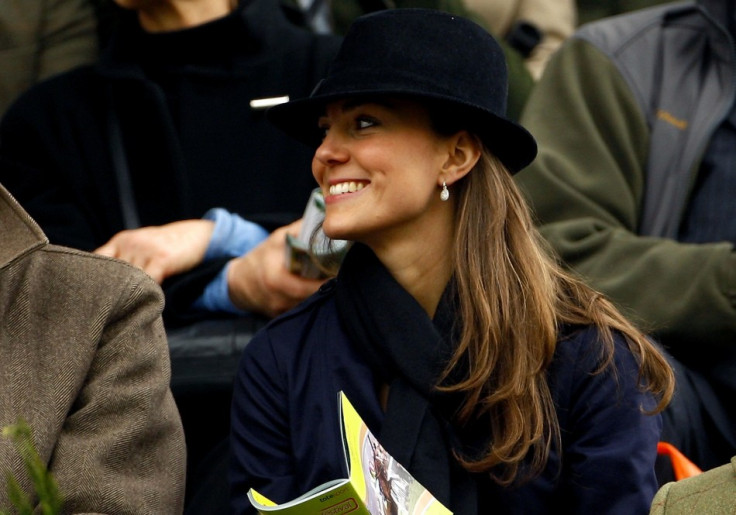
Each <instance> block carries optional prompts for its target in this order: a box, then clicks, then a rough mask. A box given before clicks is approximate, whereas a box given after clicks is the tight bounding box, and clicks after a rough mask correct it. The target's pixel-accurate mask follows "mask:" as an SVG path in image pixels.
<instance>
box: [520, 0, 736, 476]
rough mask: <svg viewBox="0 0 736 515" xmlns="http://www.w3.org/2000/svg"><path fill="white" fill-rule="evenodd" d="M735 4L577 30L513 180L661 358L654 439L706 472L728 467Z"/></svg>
mask: <svg viewBox="0 0 736 515" xmlns="http://www.w3.org/2000/svg"><path fill="white" fill-rule="evenodd" d="M735 35H736V23H735V21H734V3H733V2H731V1H728V0H697V1H695V2H688V3H682V4H673V3H671V4H666V5H662V6H657V7H651V8H648V9H644V10H640V11H636V12H633V13H628V14H624V15H620V16H616V17H613V18H609V19H605V20H601V21H598V22H594V23H592V24H589V25H586V26H584V27H582V28H581V29H580V30H579V31H578V32H577V33H576V34H575V35H574V36H573V37H572V38H571V39H570V40H568V42H567V43H565V44H564V45H563V46H562V48H561V49H560V50H559V51H558V52H557V53H556V54H555V56H554V57H553V58H552V60H551V61H550V63H549V64H548V66H547V69H546V71H545V74H544V76H543V77H542V79H541V80H540V81H539V82H538V83H537V86H536V87H535V90H534V92H533V93H532V95H531V97H530V99H529V102H528V104H527V106H526V108H525V111H524V114H523V117H522V120H523V123H524V124H525V125H526V126H527V127H528V128H529V130H530V131H532V133H533V134H534V135H535V137H536V138H537V141H538V142H539V147H540V152H539V157H538V158H537V159H536V161H535V162H534V163H532V164H531V165H530V166H529V167H528V168H527V169H526V170H524V171H523V172H522V173H520V174H519V175H518V176H517V181H518V184H519V186H520V187H521V188H522V190H524V192H525V194H526V197H527V199H528V201H529V203H530V204H531V206H532V208H533V210H534V212H535V214H536V217H537V221H538V224H539V228H540V231H541V233H542V235H543V236H544V237H545V238H546V239H547V240H548V242H549V243H550V244H551V246H552V247H553V249H554V250H555V251H556V253H557V254H558V255H559V256H560V258H561V259H562V260H563V262H564V263H565V264H566V265H567V266H568V267H569V268H570V269H572V270H573V271H574V272H575V273H576V274H578V275H579V276H581V277H582V278H583V279H584V280H586V281H588V282H589V283H590V284H591V285H592V286H593V287H594V288H596V289H598V290H599V291H601V292H602V293H603V294H605V295H607V296H608V297H609V298H611V300H612V301H613V302H614V303H615V304H616V305H617V306H618V307H619V308H620V309H621V310H622V311H623V312H624V313H626V314H627V315H628V316H630V317H631V318H632V319H634V320H637V321H639V322H640V324H641V325H642V327H643V328H644V329H646V330H647V332H649V333H650V334H652V335H653V336H654V337H655V338H656V339H658V340H659V341H660V342H661V343H662V345H663V346H664V347H665V348H666V349H667V351H668V352H669V353H671V354H672V356H673V358H674V359H673V364H674V366H675V368H676V374H677V378H678V389H677V392H676V394H675V397H674V399H673V402H672V403H671V404H670V406H669V407H668V408H667V410H665V412H664V413H663V419H664V430H663V435H662V439H663V440H664V441H667V442H669V443H671V444H673V445H674V446H675V447H677V448H678V449H679V450H680V451H681V452H683V453H684V454H685V456H687V457H688V458H689V459H690V460H691V461H693V462H694V463H695V464H696V465H697V466H698V467H700V468H701V469H703V470H707V469H710V468H712V467H715V466H719V465H721V464H723V463H725V462H726V461H727V460H729V459H730V457H731V456H733V455H734V454H736V411H734V410H733V409H732V408H731V406H732V404H733V403H732V399H733V397H734V395H736V345H735V343H736V303H735V302H734V296H733V292H734V291H735V290H736V274H734V271H736V254H735V253H734V243H736V202H735V201H734V200H735V199H736V189H735V187H734V185H735V184H736V182H734V175H733V169H734V165H733V163H734V162H735V161H736V126H735V125H734V120H736V118H734V114H736V111H735V109H736V103H735V102H734V100H735V99H736V89H734V87H733V84H734V80H736V79H735V78H734V77H735V74H736V55H734V53H733V51H732V48H733V45H734V36H735Z"/></svg>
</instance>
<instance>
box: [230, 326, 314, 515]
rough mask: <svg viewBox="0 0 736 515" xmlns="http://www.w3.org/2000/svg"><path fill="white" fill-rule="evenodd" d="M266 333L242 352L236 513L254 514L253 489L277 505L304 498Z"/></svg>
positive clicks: (236, 406) (235, 414) (235, 420)
mask: <svg viewBox="0 0 736 515" xmlns="http://www.w3.org/2000/svg"><path fill="white" fill-rule="evenodd" d="M282 373H283V371H282V370H280V369H279V366H278V365H277V359H276V356H275V355H274V349H273V345H272V342H271V341H270V339H269V334H268V332H267V331H261V332H259V333H257V334H256V335H255V336H254V337H253V339H252V340H251V341H250V343H249V344H248V346H247V347H246V348H245V350H244V352H243V356H242V358H241V362H240V367H239V370H238V375H237V376H236V378H235V385H234V390H233V402H232V410H231V434H230V446H231V451H232V461H231V469H230V489H231V496H230V499H231V508H232V510H233V513H238V514H244V513H253V514H255V510H253V509H252V508H251V505H250V502H249V501H248V497H247V493H248V489H249V488H255V489H256V490H257V491H258V492H259V493H261V494H263V495H265V496H266V497H268V498H270V499H272V500H273V501H275V502H284V501H286V500H289V499H291V498H293V497H296V495H298V494H299V493H301V492H300V491H299V481H298V478H297V471H296V470H294V467H293V463H294V456H293V455H292V452H291V445H290V436H289V435H290V432H291V431H290V423H289V417H288V402H289V401H288V392H287V391H286V389H285V385H284V384H282V381H283V379H282V377H281V374H282Z"/></svg>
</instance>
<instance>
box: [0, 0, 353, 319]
mask: <svg viewBox="0 0 736 515" xmlns="http://www.w3.org/2000/svg"><path fill="white" fill-rule="evenodd" d="M116 3H117V4H118V5H117V6H113V7H115V15H116V19H115V22H114V23H113V22H110V23H111V26H112V28H111V29H110V30H111V34H110V35H109V41H108V43H107V45H106V47H105V49H104V52H103V54H102V55H101V57H100V60H99V62H98V63H96V64H94V65H90V66H84V67H79V68H76V69H74V70H72V71H70V72H67V73H64V74H62V75H59V76H56V77H54V78H52V79H50V80H47V81H44V82H43V83H41V84H38V85H36V86H35V87H33V88H31V89H30V90H28V91H27V92H26V93H25V94H24V95H23V96H22V97H21V98H19V99H18V100H17V101H16V102H15V103H14V104H13V105H12V106H11V108H10V109H9V110H8V112H7V114H6V116H5V117H4V119H3V120H2V124H0V161H1V162H2V163H3V167H2V169H1V170H0V180H2V181H3V183H4V184H5V186H6V187H7V188H8V190H9V191H10V192H11V193H13V194H14V196H15V197H16V198H17V199H18V200H19V201H20V202H21V204H22V205H23V206H24V207H25V208H26V209H27V210H28V212H29V213H30V214H31V215H32V216H33V217H34V219H35V220H36V221H37V222H38V223H39V225H40V226H41V227H42V228H43V229H44V231H45V232H46V234H47V235H48V237H49V239H50V240H51V241H52V242H53V243H57V244H64V245H68V246H71V247H74V248H79V249H82V250H89V251H92V250H94V249H97V248H99V247H101V246H102V245H104V244H105V243H107V242H108V241H109V240H110V239H111V238H113V237H114V236H115V235H116V234H118V233H119V232H121V231H123V230H125V229H133V228H138V227H145V226H157V225H160V224H165V223H170V222H174V221H178V220H186V219H190V218H198V217H201V216H203V215H205V214H206V213H208V216H210V217H211V218H212V219H216V218H217V212H213V211H210V210H211V209H212V208H217V207H220V208H225V209H228V210H229V211H232V212H236V213H238V214H240V215H241V216H242V217H243V218H244V219H245V220H247V221H244V224H243V225H244V226H245V231H246V232H247V238H245V239H244V241H243V242H244V246H243V247H241V248H238V249H236V250H233V249H224V250H223V249H221V251H222V252H223V253H224V254H227V253H228V252H237V253H238V254H237V255H242V254H246V253H248V252H250V251H252V250H255V249H256V248H258V247H259V245H261V244H264V245H270V242H269V234H270V233H272V232H274V231H278V232H277V234H276V236H275V238H274V239H275V241H276V244H275V245H274V246H276V245H278V246H280V248H281V249H282V250H283V249H284V244H283V239H284V238H283V236H284V233H285V232H287V231H292V232H296V231H298V226H292V227H289V225H290V224H291V223H293V222H294V221H296V220H297V219H298V218H299V217H300V215H301V213H302V211H303V208H304V205H305V203H306V202H307V200H308V198H309V195H310V193H311V190H312V188H313V186H314V185H313V182H312V180H311V179H310V178H309V177H306V178H305V176H304V174H303V173H301V172H302V170H304V169H305V168H308V166H309V161H310V155H309V149H308V148H306V147H305V146H303V145H300V144H298V143H296V142H293V141H291V140H289V139H288V138H286V137H285V136H284V135H283V134H281V133H280V132H278V131H277V130H276V129H275V128H273V127H271V126H270V125H269V124H267V122H266V121H265V117H264V108H265V107H267V106H268V105H270V104H272V103H274V102H279V101H284V100H285V99H286V98H289V97H294V96H303V95H306V94H308V93H309V91H311V89H312V88H313V87H314V84H316V82H317V81H318V79H319V77H321V76H322V74H323V72H324V70H325V68H326V66H327V64H328V63H329V60H330V59H331V58H332V56H333V55H334V52H335V50H336V48H337V45H338V44H339V39H340V38H339V37H337V36H323V35H316V34H313V33H311V32H308V31H306V30H303V29H300V28H297V27H295V26H293V25H292V24H291V23H290V22H289V21H288V20H287V19H286V18H285V17H284V15H283V13H282V12H281V9H280V7H279V5H278V2H277V1H276V0H244V1H243V2H240V3H238V4H237V5H236V4H235V3H234V2H231V0H196V1H185V0H166V1H163V2H159V1H149V0H147V1H132V0H130V1H129V0H117V2H116ZM108 16H110V15H108ZM287 227H288V229H287ZM111 254H112V255H115V256H118V254H117V253H116V251H114V250H113V251H112V252H111ZM224 254H218V255H216V256H212V259H209V260H208V262H207V263H206V264H205V265H204V266H203V267H200V268H199V269H198V270H196V271H193V272H192V273H191V274H188V275H186V276H183V277H169V278H168V279H169V281H167V282H166V283H165V284H164V285H163V286H164V291H165V293H166V299H167V302H166V308H165V312H164V320H165V322H166V324H167V327H172V326H176V325H181V324H186V323H189V322H190V321H192V320H196V319H197V318H198V317H199V313H200V312H199V311H198V310H196V309H194V310H193V309H192V304H193V303H194V302H195V301H196V300H197V299H198V298H199V297H200V296H201V295H202V293H203V292H202V289H201V285H202V284H203V283H207V282H208V281H209V279H211V277H212V276H215V275H216V274H218V273H221V272H222V273H224V271H223V265H224V263H225V262H226V261H228V260H229V258H231V257H233V256H232V255H230V254H228V255H224ZM120 257H122V256H120ZM249 264H251V265H252V267H253V268H252V269H249V270H248V271H246V272H243V273H247V274H248V280H249V281H250V282H251V283H252V284H255V285H259V284H260V282H259V279H258V278H260V277H262V276H264V275H269V274H271V275H274V274H278V273H279V272H280V271H281V270H282V264H283V252H281V253H279V254H278V256H277V259H270V254H269V258H268V259H252V260H250V261H249ZM158 279H159V280H163V278H161V277H159V278H158ZM279 279H280V282H278V283H277V284H274V283H271V284H270V285H271V286H272V290H269V291H262V290H259V291H257V292H256V293H254V297H253V299H249V302H248V306H247V307H248V309H249V311H251V312H255V313H266V314H268V313H271V312H272V310H273V307H272V305H273V304H276V305H279V303H281V304H284V305H286V306H287V307H290V306H292V305H294V304H295V303H296V302H298V301H299V300H301V299H303V298H304V297H306V296H307V295H308V294H309V293H312V292H313V291H314V290H315V289H316V288H317V287H318V286H319V283H318V282H316V281H309V280H306V279H303V278H300V277H299V276H296V275H294V274H283V275H280V276H279ZM279 287H283V288H284V290H285V292H286V293H284V292H283V291H281V290H279V289H278V288H279ZM291 295H293V297H292V296H291ZM272 297H276V299H277V300H276V301H274V302H271V299H272ZM283 299H286V300H283ZM269 302H270V303H269ZM226 309H230V310H231V311H238V310H237V308H236V307H234V306H232V305H229V306H227V308H226ZM281 309H283V308H281Z"/></svg>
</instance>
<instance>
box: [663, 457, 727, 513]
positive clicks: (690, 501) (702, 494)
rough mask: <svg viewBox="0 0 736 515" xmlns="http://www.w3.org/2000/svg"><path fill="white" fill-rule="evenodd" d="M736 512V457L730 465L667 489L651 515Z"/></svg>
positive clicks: (666, 487)
mask: <svg viewBox="0 0 736 515" xmlns="http://www.w3.org/2000/svg"><path fill="white" fill-rule="evenodd" d="M734 512H736V457H734V458H732V459H731V463H728V464H726V465H723V466H721V467H717V468H714V469H711V470H708V471H706V472H703V473H702V474H699V475H697V476H693V477H689V478H686V479H681V480H680V481H677V482H671V483H667V484H666V485H664V486H663V487H662V488H661V489H660V490H659V492H657V495H656V496H655V497H654V501H652V509H651V511H650V512H649V513H650V515H665V514H666V515H690V514H693V513H703V514H708V515H726V514H733V513H734Z"/></svg>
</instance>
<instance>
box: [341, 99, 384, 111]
mask: <svg viewBox="0 0 736 515" xmlns="http://www.w3.org/2000/svg"><path fill="white" fill-rule="evenodd" d="M366 104H374V105H377V106H381V107H386V108H388V109H391V108H392V107H393V106H394V104H393V102H391V100H390V99H388V98H350V99H347V100H345V102H344V103H343V104H342V107H341V110H342V112H346V111H350V110H352V109H356V108H358V107H360V106H364V105H366Z"/></svg>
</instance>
